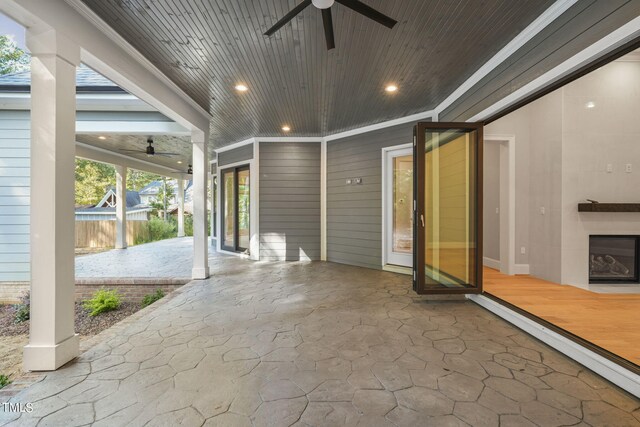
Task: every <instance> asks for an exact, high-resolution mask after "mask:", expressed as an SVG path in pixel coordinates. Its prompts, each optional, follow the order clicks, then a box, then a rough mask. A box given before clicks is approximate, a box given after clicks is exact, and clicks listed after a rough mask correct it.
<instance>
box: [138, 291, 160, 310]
mask: <svg viewBox="0 0 640 427" xmlns="http://www.w3.org/2000/svg"><path fill="white" fill-rule="evenodd" d="M163 297H164V292H163V290H162V289H158V290H156V291H155V292H154V293H152V294H149V295H145V296H144V298H143V299H142V308H145V307H146V306H148V305H151V304H153V303H154V302H156V301H158V300H159V299H161V298H163Z"/></svg>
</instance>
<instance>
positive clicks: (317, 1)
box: [311, 0, 335, 9]
mask: <svg viewBox="0 0 640 427" xmlns="http://www.w3.org/2000/svg"><path fill="white" fill-rule="evenodd" d="M334 1H335V0H311V3H312V4H313V5H314V6H315V7H317V8H318V9H328V8H330V7H331V6H333V3H334Z"/></svg>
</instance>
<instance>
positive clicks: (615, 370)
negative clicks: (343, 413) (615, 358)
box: [467, 295, 640, 397]
mask: <svg viewBox="0 0 640 427" xmlns="http://www.w3.org/2000/svg"><path fill="white" fill-rule="evenodd" d="M467 298H468V299H470V300H471V301H473V302H475V303H476V304H478V305H480V306H481V307H483V308H485V309H487V310H489V311H490V312H492V313H493V314H495V315H497V316H499V317H501V318H503V319H504V320H506V321H507V322H509V323H511V324H512V325H514V326H516V327H518V328H520V329H522V330H523V331H525V332H527V333H528V334H530V335H532V336H534V337H535V338H537V339H539V340H540V341H542V342H544V343H545V344H547V345H549V346H550V347H553V348H554V349H556V350H558V351H559V352H561V353H563V354H564V355H566V356H567V357H570V358H571V359H573V360H575V361H576V362H578V363H580V364H582V365H584V366H585V367H587V368H589V369H591V370H592V371H593V372H595V373H597V374H598V375H601V376H602V377H604V378H606V379H607V380H609V381H611V382H612V383H614V384H615V385H617V386H618V387H620V388H622V389H624V390H626V391H628V392H629V393H631V394H633V395H634V396H636V397H640V376H639V375H636V374H634V373H633V372H631V371H629V370H628V369H625V368H623V367H622V366H620V365H618V364H617V363H614V362H612V361H610V360H608V359H606V358H605V357H602V356H600V355H599V354H597V353H594V352H593V351H591V350H589V349H587V348H585V347H583V346H581V345H580V344H577V343H575V342H574V341H572V340H570V339H568V338H566V337H564V336H562V335H560V334H558V333H557V332H554V331H552V330H550V329H548V328H546V327H544V326H542V325H541V324H539V323H538V322H535V321H533V320H531V319H529V318H527V317H525V316H523V315H521V314H519V313H516V312H515V311H513V310H511V309H509V308H507V307H505V306H504V305H502V304H500V303H498V302H496V301H494V300H492V299H491V298H488V297H486V296H483V295H467Z"/></svg>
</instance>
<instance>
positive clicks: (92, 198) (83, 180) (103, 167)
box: [76, 158, 116, 205]
mask: <svg viewBox="0 0 640 427" xmlns="http://www.w3.org/2000/svg"><path fill="white" fill-rule="evenodd" d="M115 185H116V169H115V167H113V166H112V165H107V164H104V163H98V162H93V161H91V160H84V159H78V158H76V204H77V205H95V204H96V203H98V202H99V201H100V200H101V199H102V198H103V197H104V195H105V193H106V192H107V189H108V188H109V187H114V186H115Z"/></svg>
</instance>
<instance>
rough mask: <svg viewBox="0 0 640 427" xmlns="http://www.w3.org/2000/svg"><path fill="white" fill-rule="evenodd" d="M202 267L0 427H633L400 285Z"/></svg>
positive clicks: (517, 345) (471, 309)
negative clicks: (203, 274) (203, 272)
mask: <svg viewBox="0 0 640 427" xmlns="http://www.w3.org/2000/svg"><path fill="white" fill-rule="evenodd" d="M213 267H214V268H213V274H214V275H213V277H212V278H211V279H210V280H206V281H196V282H192V283H190V284H188V285H185V286H184V287H183V288H181V289H180V290H178V291H177V295H176V296H175V297H174V298H172V299H170V300H168V301H167V302H165V303H164V304H159V305H157V306H155V307H154V306H152V307H151V310H149V312H147V313H146V314H145V315H144V316H142V317H141V318H140V319H138V320H135V321H133V322H131V324H129V325H128V326H126V327H124V328H123V332H122V333H119V334H118V335H116V336H115V337H114V338H111V339H109V340H107V341H106V342H103V343H101V344H99V345H98V346H96V347H94V348H93V349H91V350H89V351H88V352H86V353H84V354H83V355H82V356H80V357H79V358H78V359H77V360H76V361H75V362H74V363H70V364H69V365H67V366H66V367H64V368H63V369H60V370H59V371H57V372H53V373H50V374H47V375H46V377H45V378H44V379H43V380H42V381H40V382H38V383H36V384H34V385H32V386H31V387H29V388H28V389H26V390H24V391H23V392H21V394H19V395H17V396H15V397H14V398H13V399H12V401H13V402H22V403H26V402H33V403H34V411H33V412H32V413H30V414H23V415H22V416H21V417H20V418H17V419H14V418H15V417H17V416H18V415H16V414H13V415H12V414H8V413H2V412H0V419H2V420H4V421H3V422H0V424H5V423H7V422H8V424H10V425H11V424H15V425H35V424H36V423H38V425H39V426H45V425H55V426H65V427H69V426H75V425H78V426H79V425H88V424H94V425H98V426H110V427H111V426H118V425H132V426H137V425H140V426H142V425H166V426H175V425H193V426H199V425H203V424H204V425H210V426H227V425H229V426H244V425H246V426H250V425H255V426H290V425H296V426H307V425H309V426H316V425H327V426H342V425H347V426H348V425H362V426H383V425H388V426H392V425H402V426H421V425H429V426H459V425H471V426H498V425H500V426H534V425H539V426H560V425H580V426H587V425H591V426H618V427H619V426H637V425H640V421H639V419H640V409H639V408H640V402H639V401H638V399H635V398H633V397H631V396H630V395H627V394H625V393H623V392H622V391H620V390H619V389H617V388H615V387H613V386H611V385H610V384H609V383H607V382H606V381H604V380H602V379H601V378H600V377H598V376H596V375H595V374H593V373H591V372H590V371H588V370H586V369H584V368H583V367H581V366H580V365H578V364H576V363H574V362H572V361H570V360H569V359H567V358H566V357H564V356H562V355H561V354H559V353H557V352H556V351H554V350H552V349H550V348H549V347H546V346H545V345H543V344H541V343H540V342H538V341H536V340H535V339H533V338H531V337H529V336H528V335H526V334H525V333H524V332H521V331H520V330H518V329H516V328H515V327H512V326H511V325H509V324H507V323H505V322H504V321H503V320H501V319H499V318H497V317H495V316H494V315H492V314H490V313H489V312H487V311H485V310H484V309H482V308H480V307H479V306H476V305H475V304H474V303H472V302H467V301H429V300H427V299H426V298H423V297H418V296H417V295H415V294H414V293H413V292H412V291H410V290H409V289H410V282H409V279H408V277H406V276H401V275H395V274H392V273H387V272H380V271H374V270H367V269H361V268H356V267H349V266H343V265H338V264H331V263H320V262H318V263H307V264H304V263H255V262H251V261H246V260H240V259H236V258H233V257H231V258H219V259H217V260H216V262H215V264H214V265H213ZM2 417H4V418H2ZM11 417H13V418H11Z"/></svg>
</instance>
